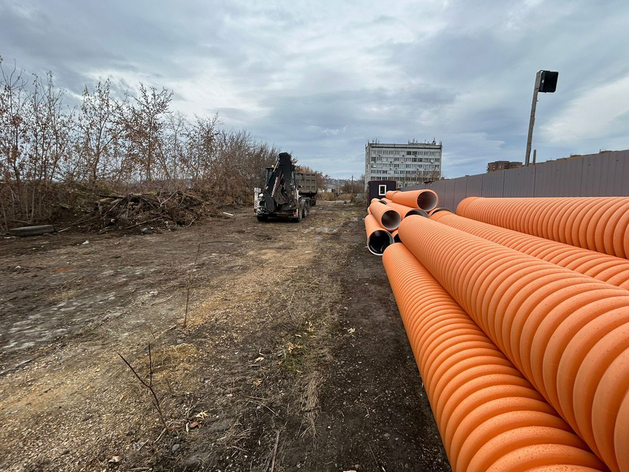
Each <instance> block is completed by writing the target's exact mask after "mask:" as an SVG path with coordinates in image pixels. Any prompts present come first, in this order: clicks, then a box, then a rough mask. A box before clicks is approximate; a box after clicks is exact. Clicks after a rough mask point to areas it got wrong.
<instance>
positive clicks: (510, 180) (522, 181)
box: [502, 166, 535, 197]
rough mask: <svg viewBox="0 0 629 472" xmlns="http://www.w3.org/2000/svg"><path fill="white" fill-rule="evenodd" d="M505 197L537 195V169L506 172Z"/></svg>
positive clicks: (526, 168) (528, 168)
mask: <svg viewBox="0 0 629 472" xmlns="http://www.w3.org/2000/svg"><path fill="white" fill-rule="evenodd" d="M504 179H505V183H504V192H503V195H502V196H504V197H532V196H534V193H535V167H533V166H531V167H522V168H521V169H513V170H512V171H509V172H505V177H504Z"/></svg>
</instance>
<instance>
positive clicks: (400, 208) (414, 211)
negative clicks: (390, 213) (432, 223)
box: [382, 198, 428, 219]
mask: <svg viewBox="0 0 629 472" xmlns="http://www.w3.org/2000/svg"><path fill="white" fill-rule="evenodd" d="M382 201H383V202H384V203H386V204H387V206H388V207H389V208H392V209H393V210H395V211H397V212H398V213H399V214H400V217H402V219H404V218H406V217H407V216H410V215H419V216H423V217H424V218H428V213H426V212H425V211H424V210H422V209H421V208H411V207H408V206H406V205H400V204H399V203H395V202H394V201H393V200H389V199H388V198H384V199H382Z"/></svg>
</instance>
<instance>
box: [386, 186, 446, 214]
mask: <svg viewBox="0 0 629 472" xmlns="http://www.w3.org/2000/svg"><path fill="white" fill-rule="evenodd" d="M392 200H393V201H394V202H395V203H399V204H400V205H406V206H408V207H411V208H420V209H422V210H424V211H430V210H432V209H434V208H437V205H438V204H439V197H438V196H437V194H436V193H435V192H434V191H432V190H428V189H424V190H411V191H408V192H398V193H396V194H394V195H393V196H392Z"/></svg>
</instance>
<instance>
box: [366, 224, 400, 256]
mask: <svg viewBox="0 0 629 472" xmlns="http://www.w3.org/2000/svg"><path fill="white" fill-rule="evenodd" d="M365 232H366V233H367V248H368V249H369V252H371V253H372V254H375V255H376V256H381V255H382V253H383V252H384V250H385V249H386V248H387V246H389V245H390V244H393V242H394V241H393V236H392V235H391V233H389V232H388V231H387V230H386V229H384V228H383V227H381V226H380V225H379V224H378V221H377V220H376V219H375V218H374V217H373V216H372V215H367V216H366V217H365Z"/></svg>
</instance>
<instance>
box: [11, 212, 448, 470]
mask: <svg viewBox="0 0 629 472" xmlns="http://www.w3.org/2000/svg"><path fill="white" fill-rule="evenodd" d="M363 216H364V208H363V207H361V206H353V205H350V204H342V203H333V202H320V204H319V206H317V207H316V209H315V210H314V211H312V212H311V213H310V215H309V216H308V218H307V219H306V220H304V221H302V222H301V223H291V222H283V221H276V222H267V223H260V222H258V221H256V219H255V218H254V217H253V215H252V214H251V211H250V210H248V209H247V210H242V211H238V212H236V214H235V215H234V217H233V218H230V219H220V220H209V221H207V222H206V223H204V224H203V225H199V226H192V227H189V228H185V229H182V230H178V231H173V232H162V233H159V234H150V235H137V236H122V235H114V234H110V235H100V236H99V235H89V236H86V235H85V234H67V233H62V234H60V235H49V236H39V237H34V238H24V239H14V238H9V239H3V240H1V241H0V287H1V290H0V327H1V329H0V424H1V425H2V428H0V469H2V470H8V471H47V470H57V471H59V470H61V471H114V470H119V471H122V470H125V471H126V470H134V471H171V470H174V471H195V470H212V471H219V470H220V471H249V470H251V471H260V472H262V471H295V470H303V471H349V470H356V471H378V472H383V471H384V472H387V471H388V472H391V471H398V470H411V471H448V470H450V467H449V465H448V463H447V459H446V456H445V453H444V450H443V447H442V444H441V440H440V438H439V435H438V432H437V429H436V425H435V423H434V419H433V417H432V414H431V412H430V407H429V404H428V400H427V398H426V395H425V392H424V390H423V385H422V381H421V378H420V376H419V373H418V372H417V368H416V366H415V363H414V361H413V358H412V352H411V350H410V347H409V345H408V341H407V339H406V335H405V333H404V329H403V326H402V323H401V320H400V318H399V314H398V312H397V308H396V306H395V300H394V299H393V296H392V293H391V290H390V288H389V286H388V283H387V280H386V275H385V273H384V269H383V267H382V264H381V261H380V259H379V258H377V257H375V256H372V255H371V254H370V253H369V252H368V251H367V250H366V248H365V245H364V233H363V231H364V230H363V224H362V217H363ZM186 306H187V307H188V308H187V310H186ZM149 346H150V355H149ZM123 358H124V360H126V361H127V362H128V363H129V364H130V365H131V366H132V367H133V369H134V370H135V373H137V376H136V375H135V374H134V372H133V371H132V370H131V369H130V368H129V367H128V366H127V365H126V364H125V362H124V360H123ZM148 387H151V388H150V389H149V388H148ZM151 390H152V391H151ZM153 392H154V394H155V395H153ZM156 399H157V400H156ZM156 403H157V405H156ZM160 412H161V414H160Z"/></svg>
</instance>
